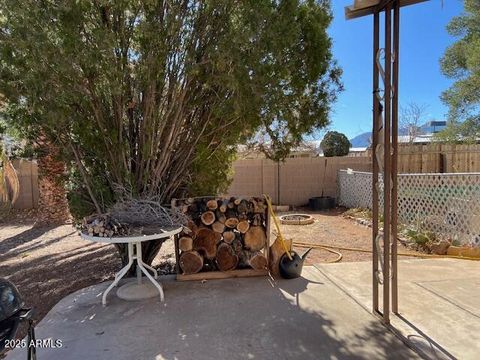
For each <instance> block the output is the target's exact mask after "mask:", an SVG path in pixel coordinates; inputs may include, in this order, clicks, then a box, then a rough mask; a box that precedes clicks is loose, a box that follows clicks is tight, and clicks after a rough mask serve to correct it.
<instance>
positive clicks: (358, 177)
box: [338, 170, 372, 209]
mask: <svg viewBox="0 0 480 360" xmlns="http://www.w3.org/2000/svg"><path fill="white" fill-rule="evenodd" d="M338 203H339V205H341V206H345V207H348V208H368V209H371V208H372V173H368V172H360V171H347V170H340V171H339V172H338Z"/></svg>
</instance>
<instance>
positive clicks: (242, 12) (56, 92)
mask: <svg viewBox="0 0 480 360" xmlns="http://www.w3.org/2000/svg"><path fill="white" fill-rule="evenodd" d="M0 4H1V5H0V10H1V14H0V79H1V80H0V93H1V94H3V95H4V97H5V101H6V103H7V107H5V108H4V109H3V115H4V116H5V119H6V120H7V122H8V124H9V125H10V126H14V127H16V128H17V129H18V130H20V131H21V133H22V134H23V136H24V137H25V138H28V139H30V140H31V141H35V140H36V139H38V138H40V137H41V138H42V139H43V140H44V141H48V142H50V143H52V144H55V145H57V146H60V147H61V148H62V149H63V156H64V158H65V159H66V161H67V165H68V167H69V168H70V169H71V170H70V174H71V175H70V177H71V179H73V180H75V181H74V182H73V185H71V186H70V191H71V194H70V196H71V198H79V197H82V196H84V195H85V194H87V195H88V199H89V201H90V203H91V204H92V205H95V206H96V208H97V211H102V210H104V208H105V207H106V206H107V205H108V204H109V203H112V202H114V201H115V196H116V195H115V192H114V191H113V189H115V187H117V186H120V187H123V188H127V189H129V190H131V191H132V193H133V194H134V195H135V194H137V195H138V196H148V195H152V194H155V195H157V196H159V198H160V199H161V201H164V202H168V201H169V199H170V198H171V197H173V196H178V195H182V194H184V193H186V192H190V193H192V192H203V193H206V192H214V191H216V190H218V189H219V187H221V185H222V184H226V177H227V175H228V172H229V169H230V166H229V165H230V163H231V161H232V159H233V157H234V154H235V152H236V145H237V144H239V143H242V142H245V141H247V140H248V139H250V138H253V137H254V135H255V134H256V133H257V132H258V131H265V132H266V133H267V134H268V135H269V138H270V139H271V141H273V142H275V144H276V146H277V147H276V148H277V151H278V152H279V153H282V154H285V153H286V152H288V149H289V148H290V147H292V146H295V145H296V144H298V143H299V142H300V141H301V139H302V136H303V135H304V134H306V133H309V132H312V131H313V130H315V129H317V128H320V127H323V126H325V125H326V124H327V123H328V113H329V109H330V104H331V103H332V101H334V100H335V98H336V94H337V92H338V90H339V89H340V87H341V85H340V83H339V78H340V75H341V71H340V69H339V68H338V67H337V66H336V64H335V61H334V60H333V59H332V54H331V39H330V38H329V36H328V34H327V27H328V26H329V24H330V22H331V20H332V15H331V10H330V3H329V1H325V0H319V1H314V0H303V1H300V0H280V1H271V0H254V1H253V0H252V1H236V0H203V1H198V0H173V1H166V0H164V1H162V0H156V1H154V0H119V1H73V0H70V1H60V0H58V1H56V0H52V1H33V0H22V1H19V0H0ZM87 211H88V208H87Z"/></svg>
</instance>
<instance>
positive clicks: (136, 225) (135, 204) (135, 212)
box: [81, 197, 188, 238]
mask: <svg viewBox="0 0 480 360" xmlns="http://www.w3.org/2000/svg"><path fill="white" fill-rule="evenodd" d="M187 220H188V219H187V216H186V215H185V214H183V213H181V212H180V211H178V210H177V209H170V208H165V207H163V206H162V205H160V202H158V201H156V200H155V199H148V198H147V199H135V198H132V197H127V198H124V199H122V200H120V201H118V202H117V203H116V204H115V205H113V206H112V207H111V208H110V209H109V212H108V213H105V214H95V215H92V216H89V217H86V218H84V219H83V222H82V227H81V231H82V233H84V234H85V235H90V236H99V237H109V238H111V237H125V236H141V235H154V234H161V233H163V232H165V231H169V230H173V229H176V228H178V227H180V226H183V225H184V224H186V223H187Z"/></svg>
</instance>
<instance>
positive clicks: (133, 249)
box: [102, 241, 163, 305]
mask: <svg viewBox="0 0 480 360" xmlns="http://www.w3.org/2000/svg"><path fill="white" fill-rule="evenodd" d="M127 248H128V264H127V265H126V266H124V267H123V268H122V269H121V270H120V271H119V272H118V273H117V274H116V275H115V280H113V282H112V283H111V284H110V286H109V287H108V288H107V290H105V292H104V293H103V296H102V304H103V305H106V304H107V295H108V293H109V292H110V291H111V290H112V289H113V288H114V287H115V286H117V285H118V282H119V281H120V279H122V278H123V277H124V276H125V275H126V274H127V272H128V270H129V269H130V268H131V267H132V265H133V263H134V260H136V261H137V279H136V282H135V286H134V285H133V284H127V285H129V286H128V288H127V289H125V290H123V291H120V290H121V289H119V291H120V293H121V294H123V295H125V296H127V297H130V298H131V300H134V299H133V298H132V297H133V296H146V294H147V293H149V290H146V288H145V287H144V286H142V285H147V284H143V283H142V273H144V274H145V276H146V277H147V278H148V280H150V284H148V285H151V286H153V287H154V289H156V295H160V301H163V289H162V285H160V284H159V283H158V282H157V280H156V279H157V277H158V274H157V271H156V270H155V269H154V268H152V267H151V266H149V265H147V264H145V263H144V262H143V261H142V243H141V242H140V241H138V242H132V243H128V244H127ZM147 269H149V270H151V271H152V272H153V273H154V276H152V275H151V274H150V273H149V272H148V271H147ZM127 285H125V286H127ZM135 290H137V291H140V293H139V294H134V292H135ZM142 294H143V295H142ZM117 295H118V292H117ZM148 297H151V296H148ZM137 299H145V297H140V298H138V297H137ZM128 300H130V299H128Z"/></svg>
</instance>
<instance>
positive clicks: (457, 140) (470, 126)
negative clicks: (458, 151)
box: [435, 116, 480, 144]
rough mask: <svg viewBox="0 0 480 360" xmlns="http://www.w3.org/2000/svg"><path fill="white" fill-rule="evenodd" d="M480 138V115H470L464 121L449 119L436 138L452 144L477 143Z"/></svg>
mask: <svg viewBox="0 0 480 360" xmlns="http://www.w3.org/2000/svg"><path fill="white" fill-rule="evenodd" d="M479 138H480V116H476V117H469V118H468V119H466V120H464V121H463V122H459V121H453V120H451V121H449V122H448V123H447V126H446V127H445V129H443V130H442V131H440V132H438V133H437V134H435V140H436V141H439V142H443V143H451V144H475V143H476V142H477V141H478V139H479Z"/></svg>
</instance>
